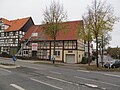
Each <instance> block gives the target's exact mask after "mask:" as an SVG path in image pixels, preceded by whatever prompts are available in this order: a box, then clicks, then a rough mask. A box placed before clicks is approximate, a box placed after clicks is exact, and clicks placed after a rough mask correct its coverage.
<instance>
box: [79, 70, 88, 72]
mask: <svg viewBox="0 0 120 90" xmlns="http://www.w3.org/2000/svg"><path fill="white" fill-rule="evenodd" d="M77 71H80V72H90V71H86V70H77Z"/></svg>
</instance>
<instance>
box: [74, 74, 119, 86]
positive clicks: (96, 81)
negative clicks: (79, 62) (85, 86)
mask: <svg viewBox="0 0 120 90" xmlns="http://www.w3.org/2000/svg"><path fill="white" fill-rule="evenodd" d="M74 77H75V78H80V79H84V80H89V81H94V82H98V83H103V84H108V85H112V86H115V87H120V85H116V84H113V83H108V82H103V81H97V80H93V79H88V78H83V77H78V76H74Z"/></svg>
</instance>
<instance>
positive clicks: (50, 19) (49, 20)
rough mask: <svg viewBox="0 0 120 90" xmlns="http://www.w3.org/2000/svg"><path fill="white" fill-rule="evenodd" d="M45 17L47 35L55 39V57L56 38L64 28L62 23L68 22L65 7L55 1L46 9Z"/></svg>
mask: <svg viewBox="0 0 120 90" xmlns="http://www.w3.org/2000/svg"><path fill="white" fill-rule="evenodd" d="M43 16H44V20H43V23H44V30H45V33H46V34H48V35H49V36H50V37H51V38H53V39H54V51H53V54H54V55H55V41H56V36H57V33H58V32H59V31H60V30H62V29H63V28H64V27H63V26H62V24H61V23H62V22H64V21H66V20H67V13H66V12H64V9H63V5H61V4H60V3H59V2H57V3H56V2H55V1H53V2H51V5H50V6H49V7H46V10H45V11H44V12H43Z"/></svg>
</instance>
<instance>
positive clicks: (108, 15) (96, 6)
mask: <svg viewBox="0 0 120 90" xmlns="http://www.w3.org/2000/svg"><path fill="white" fill-rule="evenodd" d="M88 17H89V20H90V29H91V32H92V34H93V38H95V40H96V65H97V67H99V63H98V38H99V37H100V35H101V33H102V32H103V31H104V30H107V31H111V30H112V29H113V25H114V23H115V21H116V17H115V16H114V14H113V8H112V7H111V6H110V5H107V4H106V2H100V1H97V0H94V2H93V4H92V5H91V6H88V16H87V18H88Z"/></svg>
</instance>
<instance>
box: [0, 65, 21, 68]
mask: <svg viewBox="0 0 120 90" xmlns="http://www.w3.org/2000/svg"><path fill="white" fill-rule="evenodd" d="M0 67H1V68H17V67H20V66H19V65H17V66H5V65H0Z"/></svg>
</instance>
